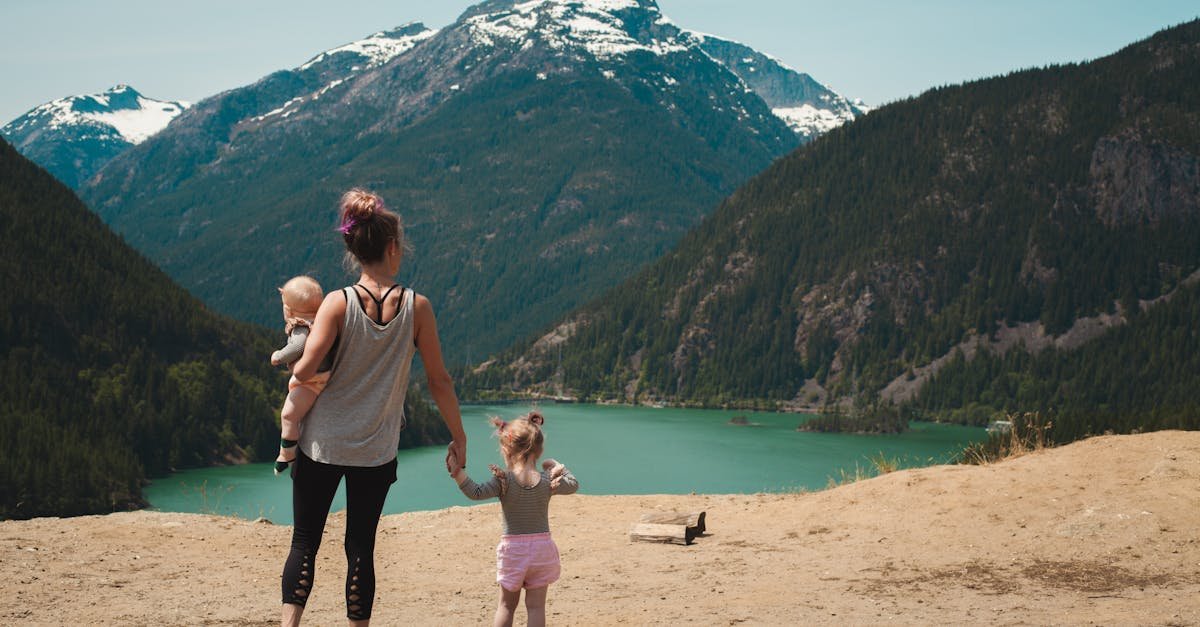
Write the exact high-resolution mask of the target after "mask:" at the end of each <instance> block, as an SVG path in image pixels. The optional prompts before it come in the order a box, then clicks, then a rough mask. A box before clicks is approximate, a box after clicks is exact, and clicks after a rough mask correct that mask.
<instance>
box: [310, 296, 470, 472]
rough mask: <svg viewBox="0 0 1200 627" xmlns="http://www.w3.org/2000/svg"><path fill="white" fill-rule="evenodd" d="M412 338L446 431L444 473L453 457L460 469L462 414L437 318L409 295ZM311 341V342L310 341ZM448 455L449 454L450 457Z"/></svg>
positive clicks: (464, 452) (464, 445)
mask: <svg viewBox="0 0 1200 627" xmlns="http://www.w3.org/2000/svg"><path fill="white" fill-rule="evenodd" d="M413 296H414V297H415V298H416V300H415V301H413V336H414V341H415V342H416V344H417V350H419V351H421V362H422V363H423V364H425V377H426V381H427V382H428V383H429V393H430V395H432V396H433V401H434V402H435V403H437V406H438V411H439V412H441V414H442V420H443V421H445V423H446V426H447V427H448V428H449V429H450V437H451V438H453V441H452V442H450V447H449V451H448V452H447V457H446V463H447V469H448V470H450V471H451V472H453V471H454V470H455V469H452V468H449V465H450V459H451V457H453V458H454V459H455V461H457V462H458V465H459V466H460V467H466V465H467V434H466V433H465V432H464V431H463V427H462V414H461V413H460V411H459V408H458V396H457V395H455V393H454V380H453V379H451V378H450V373H449V372H447V371H446V364H445V363H444V362H443V361H442V345H441V343H440V341H439V340H438V333H437V318H436V317H434V315H433V305H432V304H430V303H429V299H428V298H425V297H424V296H421V295H420V294H417V293H415V292H414V293H413ZM310 341H311V340H310ZM450 453H453V455H451V454H450Z"/></svg>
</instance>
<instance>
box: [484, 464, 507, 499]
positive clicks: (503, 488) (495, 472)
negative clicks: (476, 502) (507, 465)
mask: <svg viewBox="0 0 1200 627" xmlns="http://www.w3.org/2000/svg"><path fill="white" fill-rule="evenodd" d="M488 470H490V471H492V476H493V477H495V478H497V479H499V480H500V496H504V493H505V492H507V491H508V473H506V472H504V469H503V468H501V467H499V466H497V465H495V464H488Z"/></svg>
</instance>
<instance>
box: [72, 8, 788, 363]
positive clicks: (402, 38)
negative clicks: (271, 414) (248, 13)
mask: <svg viewBox="0 0 1200 627" xmlns="http://www.w3.org/2000/svg"><path fill="white" fill-rule="evenodd" d="M381 39H392V40H396V43H389V42H385V41H380V40H381ZM373 40H374V41H373ZM706 41H707V40H705V39H702V38H700V37H698V36H696V35H694V34H692V33H689V32H687V31H684V30H682V29H680V28H679V27H677V26H675V25H674V24H673V23H672V22H671V21H670V20H669V19H667V18H666V17H665V16H663V15H662V13H661V12H660V11H659V8H658V6H657V4H656V3H655V2H653V1H652V0H638V1H634V0H528V1H513V0H489V1H488V2H484V3H481V4H479V5H476V6H473V7H471V8H469V9H468V10H467V11H466V12H464V14H463V15H462V16H461V17H460V18H459V19H458V20H457V21H455V22H454V23H453V24H450V25H448V26H446V27H444V28H442V29H440V30H438V31H436V32H434V31H431V30H429V29H426V28H424V26H422V25H419V24H412V25H409V26H407V27H403V28H402V29H397V30H396V31H391V32H389V33H383V34H381V35H377V36H373V37H371V38H368V39H367V40H364V41H363V42H356V43H355V44H350V45H347V46H342V47H339V48H335V49H333V50H330V51H327V52H325V53H322V54H320V55H317V56H316V57H314V58H313V59H311V60H310V61H309V62H307V63H304V64H303V65H300V66H297V67H296V68H295V69H292V70H284V71H280V72H276V73H274V74H271V75H269V76H267V77H265V78H263V79H261V80H259V81H258V82H256V83H254V84H252V85H248V86H245V87H242V88H239V89H234V90H231V91H228V92H225V93H222V94H218V95H216V96H214V97H212V98H209V99H206V100H204V101H201V102H199V103H197V104H196V105H195V106H194V107H192V108H191V109H189V110H188V111H187V113H186V114H184V115H183V116H182V117H181V118H180V119H178V120H176V122H175V123H173V124H171V126H170V127H168V128H167V129H165V130H164V131H163V133H161V134H160V135H157V136H155V137H154V138H152V139H150V140H149V141H147V142H146V143H144V144H142V145H139V146H136V147H134V148H132V149H130V150H129V151H128V152H127V153H125V154H123V155H120V156H119V157H117V158H116V159H114V160H113V161H112V162H111V163H110V164H109V165H108V166H106V167H105V168H104V169H103V170H102V171H101V172H100V173H99V174H98V175H97V176H96V177H94V178H93V179H92V180H91V181H89V183H88V184H87V185H86V186H85V187H84V189H83V190H81V195H82V196H83V198H84V199H85V200H86V201H87V202H88V203H89V205H90V206H91V207H92V208H93V209H95V210H96V211H97V212H98V213H99V214H100V215H101V216H102V217H103V218H104V219H105V220H106V221H108V222H109V224H111V225H112V226H113V227H114V228H116V230H118V231H119V232H121V233H122V235H124V236H125V238H126V240H127V241H129V242H130V243H131V244H133V245H134V246H135V247H138V248H139V249H141V250H142V251H143V252H144V253H145V254H147V256H149V257H150V258H151V259H154V260H155V261H157V262H158V263H160V264H161V265H162V267H163V268H164V269H165V270H166V271H167V272H168V273H171V274H172V275H173V276H174V277H175V278H177V279H178V280H179V281H180V282H181V283H183V284H184V285H185V286H187V287H188V288H189V289H190V290H192V291H193V293H195V294H197V295H198V296H200V297H201V298H203V299H205V300H206V301H207V302H208V303H209V304H210V305H211V306H213V307H214V308H216V309H218V310H221V311H223V312H226V313H230V314H233V315H235V316H237V317H240V318H243V319H247V320H251V321H255V322H260V323H273V322H274V319H275V317H276V316H277V312H276V307H275V305H272V304H270V299H268V298H264V296H263V295H265V294H271V293H274V292H273V290H274V286H276V285H278V284H279V283H280V282H281V281H282V280H286V278H287V276H290V275H293V274H296V273H298V272H306V273H309V274H313V275H315V276H317V277H318V278H319V279H320V280H322V281H323V282H326V283H329V284H331V285H336V284H337V283H339V282H341V281H342V279H343V271H342V269H341V267H340V263H339V262H338V261H337V260H338V258H339V256H340V253H339V251H338V250H337V247H338V242H337V241H336V238H330V237H329V236H328V235H329V233H328V231H329V225H328V224H327V220H326V218H327V217H328V216H329V213H330V207H332V206H334V204H335V203H336V201H337V195H338V194H339V193H340V192H341V191H344V189H346V188H348V187H352V186H367V187H371V188H373V189H375V190H376V191H378V192H380V193H381V194H382V195H383V197H384V198H385V199H387V200H388V202H389V203H391V204H392V205H393V206H396V207H399V208H401V213H402V215H403V216H404V217H405V219H406V221H407V222H408V226H407V229H408V233H409V235H410V237H411V239H412V240H413V242H414V245H415V247H416V250H417V251H418V255H416V256H415V257H413V258H412V259H410V260H407V261H406V262H405V274H406V276H407V278H408V279H411V281H412V282H414V283H419V284H420V285H421V288H422V289H425V290H427V294H428V295H429V296H430V298H432V299H433V300H434V302H436V303H438V305H439V308H440V314H439V321H440V324H439V327H440V328H441V332H440V333H441V335H442V338H443V340H444V343H445V345H446V347H447V348H446V350H447V352H448V354H449V355H450V358H451V360H461V359H462V358H463V357H464V356H465V353H467V352H470V351H474V354H475V355H479V354H481V353H484V352H488V351H492V350H498V349H500V348H502V347H504V346H505V345H507V344H508V343H509V342H511V341H513V340H514V339H516V338H517V337H521V336H523V335H525V334H527V333H531V332H533V331H535V330H536V329H538V328H539V327H541V326H542V325H544V324H546V323H548V322H550V321H551V320H553V319H554V318H556V317H557V316H559V315H561V314H562V313H564V312H565V311H567V310H568V309H570V308H571V307H574V306H576V305H578V304H580V303H581V302H584V301H585V300H587V299H590V298H592V297H593V296H594V295H595V294H597V293H599V292H600V291H602V290H604V289H606V288H608V287H610V286H612V285H614V284H616V283H617V282H619V281H620V280H622V279H624V278H625V277H627V276H628V275H629V274H631V273H632V272H634V271H635V270H636V269H637V268H638V267H639V266H640V265H641V264H643V263H645V262H646V261H649V260H650V259H653V258H654V257H656V256H657V255H659V254H661V253H662V252H663V251H665V250H667V249H668V248H669V247H670V246H671V245H673V244H674V243H675V242H676V241H677V240H678V239H679V238H680V237H681V236H682V235H683V234H684V233H685V232H686V231H687V230H688V229H689V228H691V227H692V226H694V225H695V224H697V223H698V222H699V221H700V219H701V218H703V216H704V215H705V214H706V213H707V212H708V211H710V210H711V209H712V208H713V207H715V206H716V205H717V204H718V203H719V202H720V201H721V199H722V198H723V197H724V196H725V195H726V194H728V193H729V192H731V191H732V190H733V189H734V188H735V187H736V186H737V185H739V184H740V183H741V182H743V181H745V180H746V179H747V178H749V177H750V176H752V175H754V174H755V173H757V172H759V171H761V170H762V169H763V168H765V167H766V166H767V165H768V164H769V163H771V162H772V161H773V160H774V159H776V158H778V157H779V156H781V155H783V154H785V153H786V152H788V151H789V150H791V149H793V148H795V147H797V146H798V145H799V144H800V143H802V138H801V137H800V136H798V135H797V134H796V133H795V132H794V131H793V130H792V129H791V128H789V126H788V125H787V124H786V123H785V122H784V121H783V120H781V119H780V118H779V117H778V116H777V115H776V113H775V112H773V111H772V106H770V105H769V104H768V103H767V101H766V100H765V99H764V97H763V96H760V95H758V94H757V93H756V92H755V91H754V88H753V87H752V86H753V85H758V84H759V83H758V82H756V81H747V80H745V79H743V78H741V77H740V76H739V75H738V73H737V72H735V71H733V70H731V69H730V67H729V64H727V63H724V62H718V60H716V59H715V58H714V56H713V55H712V53H710V52H706V51H705V50H704V48H703V46H702V43H704V42H706ZM371 52H377V53H379V54H378V55H372V54H371ZM781 72H782V70H781ZM760 87H761V86H760ZM264 251H270V258H271V259H272V263H271V264H269V265H267V266H264V265H262V264H260V263H258V262H259V260H261V259H262V255H263V252H264ZM406 280H407V279H406Z"/></svg>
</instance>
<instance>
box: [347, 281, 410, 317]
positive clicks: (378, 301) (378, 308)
mask: <svg viewBox="0 0 1200 627" xmlns="http://www.w3.org/2000/svg"><path fill="white" fill-rule="evenodd" d="M354 286H355V287H361V288H362V289H363V291H364V292H366V293H367V296H369V297H370V298H371V300H373V301H375V316H376V319H375V323H376V324H379V325H380V326H382V325H383V302H384V301H386V300H387V297H388V296H390V295H391V293H392V290H394V289H396V288H397V287H400V284H399V283H396V284H394V285H392V286H391V287H389V288H388V289H387V291H386V292H384V293H383V297H381V298H375V295H374V294H372V293H371V290H369V289H367V286H365V285H363V284H362V283H355V284H354Z"/></svg>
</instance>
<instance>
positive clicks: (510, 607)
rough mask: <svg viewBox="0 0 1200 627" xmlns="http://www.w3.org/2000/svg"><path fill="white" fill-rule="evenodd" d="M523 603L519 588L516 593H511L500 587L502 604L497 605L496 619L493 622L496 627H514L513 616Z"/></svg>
mask: <svg viewBox="0 0 1200 627" xmlns="http://www.w3.org/2000/svg"><path fill="white" fill-rule="evenodd" d="M520 602H521V589H520V588H517V590H516V592H509V591H508V590H505V589H504V586H500V603H499V604H497V605H496V617H495V618H494V619H493V620H492V625H493V626H494V627H512V624H513V614H515V613H516V612H517V605H518V604H519V603H520Z"/></svg>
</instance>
